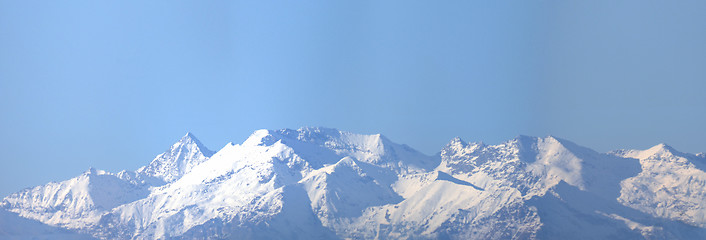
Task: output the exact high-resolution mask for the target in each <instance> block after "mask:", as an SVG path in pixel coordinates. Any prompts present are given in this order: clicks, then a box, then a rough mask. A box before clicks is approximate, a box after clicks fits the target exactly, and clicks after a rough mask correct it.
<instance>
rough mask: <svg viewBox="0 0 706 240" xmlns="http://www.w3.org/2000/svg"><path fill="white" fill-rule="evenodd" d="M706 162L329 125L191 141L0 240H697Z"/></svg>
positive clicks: (32, 206) (703, 216)
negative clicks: (419, 146) (215, 144)
mask: <svg viewBox="0 0 706 240" xmlns="http://www.w3.org/2000/svg"><path fill="white" fill-rule="evenodd" d="M705 171H706V155H705V154H703V153H700V154H689V153H682V152H679V151H677V150H675V149H674V148H672V147H670V146H667V145H664V144H659V145H656V146H654V147H652V148H650V149H647V150H617V151H613V152H609V153H598V152H596V151H593V150H591V149H589V148H586V147H582V146H579V145H577V144H575V143H572V142H570V141H567V140H564V139H560V138H556V137H551V136H549V137H545V138H537V137H528V136H520V137H517V138H515V139H512V140H510V141H507V142H504V143H502V144H498V145H486V144H483V143H469V142H465V141H463V140H461V139H460V138H455V139H453V140H451V141H450V142H449V143H448V144H447V145H446V146H445V147H444V148H443V149H441V151H440V152H439V153H438V154H436V155H434V156H427V155H425V154H422V153H420V152H418V151H416V150H414V149H412V148H410V147H408V146H407V145H403V144H397V143H394V142H392V141H390V140H389V139H387V138H386V137H384V136H382V135H380V134H376V135H363V134H355V133H350V132H345V131H339V130H336V129H329V128H301V129H298V130H291V129H283V130H258V131H255V132H254V133H253V134H252V135H251V136H250V137H249V138H248V139H247V140H246V141H245V142H243V143H242V144H233V143H228V144H226V145H225V146H224V147H223V148H221V149H220V150H218V151H215V152H214V151H211V150H209V149H208V148H206V147H205V146H204V145H203V144H201V142H199V140H197V139H196V137H194V135H192V134H191V133H188V134H186V136H184V137H183V138H182V139H180V140H179V141H178V142H177V143H175V144H174V145H172V146H171V147H170V148H169V149H168V150H167V151H166V152H164V153H162V154H159V155H158V156H157V157H156V158H155V159H154V160H152V161H151V162H150V163H149V164H148V165H146V166H144V167H141V168H139V169H138V170H136V171H121V172H118V173H110V172H106V171H101V170H95V169H92V168H91V169H89V170H88V171H86V172H84V173H83V174H81V175H79V176H77V177H75V178H72V179H69V180H65V181H62V182H51V183H48V184H45V185H42V186H36V187H33V188H28V189H24V190H22V191H20V192H17V193H14V194H11V195H9V196H7V197H5V198H4V199H3V200H2V202H1V203H0V239H61V238H64V239H90V238H97V239H706V172H705Z"/></svg>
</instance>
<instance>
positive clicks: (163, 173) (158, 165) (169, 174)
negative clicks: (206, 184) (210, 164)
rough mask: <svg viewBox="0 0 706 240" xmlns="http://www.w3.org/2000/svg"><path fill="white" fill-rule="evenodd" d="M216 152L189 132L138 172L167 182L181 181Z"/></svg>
mask: <svg viewBox="0 0 706 240" xmlns="http://www.w3.org/2000/svg"><path fill="white" fill-rule="evenodd" d="M213 154H214V152H212V151H211V150H209V149H208V148H206V146H204V145H203V144H202V143H201V142H200V141H199V140H198V139H197V138H196V137H195V136H194V135H193V134H192V133H191V132H188V133H187V134H186V135H184V137H182V138H181V139H180V140H179V141H177V142H176V143H174V144H173V145H172V146H171V147H170V148H169V149H167V151H165V152H164V153H162V154H159V155H157V157H155V159H154V160H152V162H150V164H149V165H147V166H144V167H142V168H140V169H138V170H137V172H138V173H140V174H145V175H147V176H151V177H157V178H161V179H162V180H164V181H165V182H172V181H174V180H176V179H179V178H180V177H181V176H183V175H184V174H185V173H188V172H189V171H191V169H192V168H194V167H195V166H196V165H199V164H200V163H202V162H205V161H206V160H208V159H209V158H210V157H211V156H212V155H213Z"/></svg>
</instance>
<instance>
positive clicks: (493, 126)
mask: <svg viewBox="0 0 706 240" xmlns="http://www.w3.org/2000/svg"><path fill="white" fill-rule="evenodd" d="M705 12H706V1H614V0H611V1H282V2H276V1H252V2H236V1H4V0H0V132H1V134H2V138H0V152H1V154H0V162H1V165H2V166H1V167H0V195H2V196H4V195H7V194H9V193H11V192H15V191H18V190H20V189H22V188H24V187H30V186H33V185H39V184H44V183H46V182H49V181H52V180H55V181H56V180H64V179H68V178H70V177H73V176H76V175H78V174H80V173H81V172H83V171H85V170H86V169H88V167H89V166H93V167H96V168H99V169H106V170H109V171H119V170H121V169H136V168H138V167H139V166H142V165H145V164H147V163H148V162H149V161H150V160H151V159H152V158H153V157H154V156H155V155H157V154H159V153H160V152H162V151H164V150H165V149H166V148H167V147H168V146H170V145H171V144H172V143H173V142H175V141H176V140H178V139H179V138H180V137H181V136H183V135H184V134H185V133H186V132H187V131H192V132H193V133H194V134H195V135H196V136H198V137H199V138H200V139H201V140H202V142H204V144H206V145H207V146H209V147H210V148H211V149H213V150H217V149H220V148H221V147H222V146H224V145H225V144H226V143H227V142H230V141H232V142H236V143H239V142H242V141H243V140H244V139H245V138H247V137H248V136H249V134H250V133H252V132H253V131H254V130H256V129H261V128H269V129H279V128H298V127H300V126H327V127H335V128H339V129H343V130H349V131H353V132H359V133H382V134H384V135H386V136H388V137H389V138H390V139H392V140H393V141H396V142H399V143H406V144H408V145H410V146H412V147H414V148H416V149H418V150H420V151H422V152H425V153H427V154H434V153H435V152H437V151H438V150H439V149H440V148H441V147H442V146H443V145H445V144H446V143H447V142H448V141H449V140H450V139H451V138H453V137H455V136H460V137H462V138H463V139H465V140H468V141H484V142H486V143H499V142H502V141H504V140H507V139H511V138H513V137H515V136H517V135H519V134H524V135H534V136H546V135H549V134H551V135H555V136H559V137H563V138H566V139H570V140H573V141H574V142H576V143H578V144H581V145H584V146H587V147H591V148H593V149H596V150H598V151H608V150H612V149H617V148H647V147H649V146H652V145H655V144H657V143H660V142H666V143H668V144H670V145H672V146H673V147H675V148H677V149H679V150H682V151H686V152H701V151H706V137H705V136H706V125H705V124H704V122H706V121H705V120H706V107H705V105H706V94H705V93H706V44H705V43H706V14H704V13H705Z"/></svg>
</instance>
